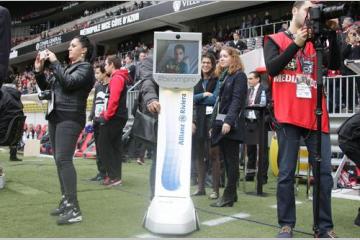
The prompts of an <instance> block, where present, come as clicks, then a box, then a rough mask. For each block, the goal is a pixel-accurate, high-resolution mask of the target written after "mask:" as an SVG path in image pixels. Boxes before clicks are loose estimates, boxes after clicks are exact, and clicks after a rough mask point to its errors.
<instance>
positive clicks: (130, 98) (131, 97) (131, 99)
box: [126, 81, 141, 119]
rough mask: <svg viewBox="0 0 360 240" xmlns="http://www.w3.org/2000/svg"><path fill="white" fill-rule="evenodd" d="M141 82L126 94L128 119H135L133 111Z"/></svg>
mask: <svg viewBox="0 0 360 240" xmlns="http://www.w3.org/2000/svg"><path fill="white" fill-rule="evenodd" d="M140 83H141V81H138V82H136V83H135V84H134V85H133V86H131V87H130V88H129V89H128V91H127V94H126V107H127V109H128V118H129V119H133V118H134V116H133V115H132V109H133V108H134V104H135V100H136V98H137V97H138V96H139V92H140V90H139V87H140Z"/></svg>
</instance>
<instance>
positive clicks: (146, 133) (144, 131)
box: [132, 109, 157, 143]
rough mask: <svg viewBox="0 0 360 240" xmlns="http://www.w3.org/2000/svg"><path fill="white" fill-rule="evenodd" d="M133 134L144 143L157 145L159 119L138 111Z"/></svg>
mask: <svg viewBox="0 0 360 240" xmlns="http://www.w3.org/2000/svg"><path fill="white" fill-rule="evenodd" d="M132 134H133V136H134V137H137V138H139V139H141V140H143V141H146V142H151V143H156V141H157V119H155V118H153V117H151V116H149V115H147V114H145V113H142V112H141V111H140V110H139V109H137V110H136V113H135V117H134V123H133V127H132Z"/></svg>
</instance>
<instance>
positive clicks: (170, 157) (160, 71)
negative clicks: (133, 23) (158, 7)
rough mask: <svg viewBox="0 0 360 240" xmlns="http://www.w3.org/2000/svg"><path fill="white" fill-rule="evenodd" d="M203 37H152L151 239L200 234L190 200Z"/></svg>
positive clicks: (148, 223) (172, 34) (179, 34)
mask: <svg viewBox="0 0 360 240" xmlns="http://www.w3.org/2000/svg"><path fill="white" fill-rule="evenodd" d="M201 37H202V36H201V33H183V32H155V33H154V68H153V76H154V80H155V81H156V82H157V84H158V85H159V101H160V105H161V112H160V114H159V119H158V141H157V156H156V180H155V196H154V198H153V200H152V202H151V204H150V206H149V208H148V210H147V212H146V215H145V217H144V227H145V228H146V229H147V230H149V231H150V232H152V233H157V234H167V235H185V234H188V233H191V232H193V231H196V230H198V229H199V223H198V222H199V221H198V217H197V213H196V211H195V208H194V204H193V202H192V200H191V198H190V168H191V139H192V113H193V87H194V86H195V85H196V83H197V82H198V81H199V80H200V77H201V74H200V73H201V63H200V62H201V60H200V56H201Z"/></svg>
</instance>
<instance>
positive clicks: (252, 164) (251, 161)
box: [246, 136, 269, 180]
mask: <svg viewBox="0 0 360 240" xmlns="http://www.w3.org/2000/svg"><path fill="white" fill-rule="evenodd" d="M267 142H268V141H267V136H266V146H264V147H265V151H264V157H263V161H262V172H263V179H264V180H267V178H268V177H267V172H268V169H269V149H268V147H267ZM257 150H258V145H247V157H248V162H247V165H246V168H247V170H249V172H247V173H246V175H247V176H255V172H256V171H255V170H256V160H257V159H258V158H257V156H258V154H257Z"/></svg>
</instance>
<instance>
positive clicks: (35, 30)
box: [11, 1, 152, 47]
mask: <svg viewBox="0 0 360 240" xmlns="http://www.w3.org/2000/svg"><path fill="white" fill-rule="evenodd" d="M117 5H119V8H118V9H117V10H116V11H108V12H105V13H104V15H102V16H100V17H97V18H94V19H90V20H84V21H83V22H80V23H75V24H74V25H72V26H70V27H66V28H65V27H64V28H61V29H58V28H56V30H54V28H55V27H58V26H61V25H63V24H65V23H67V22H70V21H73V20H76V19H79V16H77V15H66V16H65V17H63V18H61V19H57V20H56V21H46V22H43V23H40V24H36V25H31V26H30V34H29V35H26V36H16V37H13V38H12V40H11V41H12V47H13V46H16V45H18V44H20V43H22V42H25V41H29V40H32V39H35V38H37V37H40V39H46V38H49V37H52V36H57V35H61V34H64V33H67V32H71V31H75V30H79V29H83V28H87V27H89V26H90V25H92V24H96V23H99V22H102V21H104V20H106V19H108V18H112V17H114V16H120V15H122V14H125V13H128V12H132V11H135V10H138V9H141V8H144V7H147V6H150V5H152V1H145V2H144V1H134V3H133V4H132V5H129V6H126V7H125V6H124V5H125V4H124V3H123V2H105V3H104V4H103V5H102V6H101V7H98V6H97V7H94V8H87V9H85V10H84V13H83V15H82V16H80V19H81V18H83V17H88V16H91V15H92V14H95V13H97V12H100V11H104V10H105V9H109V8H112V7H114V6H117Z"/></svg>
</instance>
